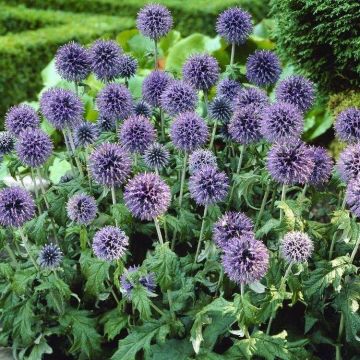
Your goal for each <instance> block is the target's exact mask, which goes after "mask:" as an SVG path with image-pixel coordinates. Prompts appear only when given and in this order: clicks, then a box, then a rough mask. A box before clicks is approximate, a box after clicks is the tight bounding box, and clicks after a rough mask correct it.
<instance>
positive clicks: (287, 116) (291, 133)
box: [261, 102, 304, 142]
mask: <svg viewBox="0 0 360 360" xmlns="http://www.w3.org/2000/svg"><path fill="white" fill-rule="evenodd" d="M303 129H304V119H303V117H302V114H301V112H300V111H299V110H298V108H297V107H296V106H294V105H292V104H290V103H285V102H277V103H275V104H272V105H270V106H269V107H267V108H266V109H264V111H263V116H262V120H261V133H262V134H263V135H264V138H265V139H266V140H268V141H270V142H275V141H286V140H289V139H297V138H299V137H300V135H301V133H302V132H303Z"/></svg>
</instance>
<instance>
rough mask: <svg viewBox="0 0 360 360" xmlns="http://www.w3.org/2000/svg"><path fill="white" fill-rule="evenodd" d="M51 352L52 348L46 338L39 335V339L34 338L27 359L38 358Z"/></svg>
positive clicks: (37, 359) (34, 359) (33, 359)
mask: <svg viewBox="0 0 360 360" xmlns="http://www.w3.org/2000/svg"><path fill="white" fill-rule="evenodd" d="M52 353H53V349H52V348H51V347H50V346H49V345H48V343H47V342H46V339H45V338H44V337H43V336H40V337H39V339H36V340H35V342H34V346H33V348H32V349H31V353H30V355H29V357H28V358H27V360H40V359H42V358H43V355H45V354H52Z"/></svg>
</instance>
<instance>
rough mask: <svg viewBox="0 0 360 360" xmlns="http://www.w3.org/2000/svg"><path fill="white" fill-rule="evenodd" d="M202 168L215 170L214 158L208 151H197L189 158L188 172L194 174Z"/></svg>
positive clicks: (215, 162)
mask: <svg viewBox="0 0 360 360" xmlns="http://www.w3.org/2000/svg"><path fill="white" fill-rule="evenodd" d="M204 166H211V167H213V168H215V169H216V168H217V161H216V156H215V155H214V153H213V152H211V151H210V150H205V149H198V150H195V151H194V152H192V153H191V155H190V156H189V172H190V174H195V173H196V172H198V171H200V169H202V168H203V167H204Z"/></svg>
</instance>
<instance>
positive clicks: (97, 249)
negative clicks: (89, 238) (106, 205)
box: [92, 226, 129, 261]
mask: <svg viewBox="0 0 360 360" xmlns="http://www.w3.org/2000/svg"><path fill="white" fill-rule="evenodd" d="M128 244H129V238H128V237H127V236H126V234H125V233H124V231H122V230H121V229H119V228H118V227H115V226H105V227H103V228H102V229H100V230H98V231H97V232H96V233H95V235H94V239H93V244H92V248H93V251H94V254H95V255H96V256H97V257H98V258H99V259H101V260H105V261H112V260H118V259H120V258H121V257H122V256H123V255H124V254H125V251H126V249H127V247H128Z"/></svg>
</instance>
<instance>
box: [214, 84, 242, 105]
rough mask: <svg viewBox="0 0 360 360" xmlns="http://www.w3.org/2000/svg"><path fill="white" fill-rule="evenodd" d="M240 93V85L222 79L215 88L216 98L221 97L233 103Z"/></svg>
mask: <svg viewBox="0 0 360 360" xmlns="http://www.w3.org/2000/svg"><path fill="white" fill-rule="evenodd" d="M240 91H241V84H240V83H238V82H237V81H235V80H232V79H228V78H226V79H223V80H221V81H220V82H219V84H218V86H217V96H219V97H220V96H223V97H225V98H226V99H228V100H229V101H230V102H233V101H234V100H235V99H236V98H237V96H238V95H239V93H240Z"/></svg>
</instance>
